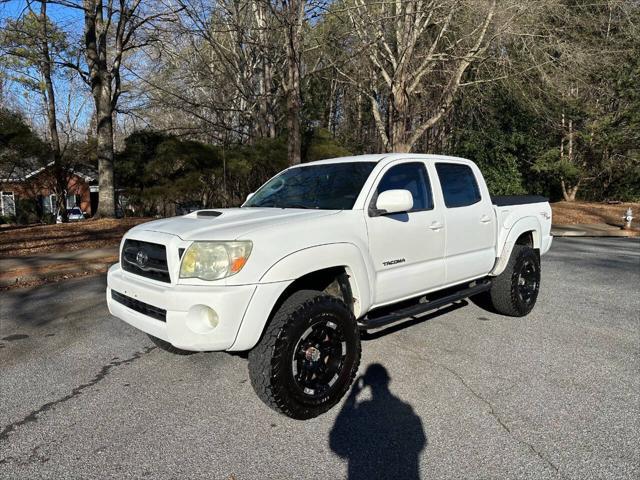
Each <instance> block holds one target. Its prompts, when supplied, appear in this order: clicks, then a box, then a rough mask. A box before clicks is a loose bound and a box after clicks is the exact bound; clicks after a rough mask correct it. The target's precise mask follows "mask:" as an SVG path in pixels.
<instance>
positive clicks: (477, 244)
mask: <svg viewBox="0 0 640 480" xmlns="http://www.w3.org/2000/svg"><path fill="white" fill-rule="evenodd" d="M435 170H436V172H437V175H438V180H439V184H440V188H441V190H442V196H443V198H444V204H445V208H444V221H445V228H446V232H447V235H446V237H447V238H446V248H445V264H446V271H447V274H446V282H447V284H449V285H451V284H455V283H460V282H463V281H465V280H470V279H473V278H478V277H482V276H484V275H486V274H487V273H488V272H489V271H490V270H491V269H492V268H493V264H494V262H495V256H496V255H495V244H496V238H495V237H496V218H495V214H494V211H493V206H492V203H491V198H490V196H489V191H488V190H487V188H486V185H485V184H484V181H478V179H479V178H480V179H481V178H482V177H481V176H480V175H481V174H480V170H478V168H477V167H475V165H472V164H466V163H456V162H454V161H446V162H436V163H435Z"/></svg>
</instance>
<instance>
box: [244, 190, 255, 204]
mask: <svg viewBox="0 0 640 480" xmlns="http://www.w3.org/2000/svg"><path fill="white" fill-rule="evenodd" d="M255 193H256V192H251V193H250V194H249V195H247V198H245V200H244V201H245V202H248V201H249V200H251V197H253V196H254V195H255Z"/></svg>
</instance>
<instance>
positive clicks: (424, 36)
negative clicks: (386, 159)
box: [342, 0, 496, 152]
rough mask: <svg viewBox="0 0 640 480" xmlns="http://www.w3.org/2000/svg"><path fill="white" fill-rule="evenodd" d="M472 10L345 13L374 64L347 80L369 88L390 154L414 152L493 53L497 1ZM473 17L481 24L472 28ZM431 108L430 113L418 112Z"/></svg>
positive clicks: (450, 0) (366, 4) (399, 5)
mask: <svg viewBox="0 0 640 480" xmlns="http://www.w3.org/2000/svg"><path fill="white" fill-rule="evenodd" d="M466 3H471V4H472V5H465V2H462V1H458V0H383V1H382V2H371V1H368V0H353V3H352V4H350V5H349V7H348V8H346V11H347V15H348V19H349V21H350V23H351V25H352V26H353V30H354V33H355V38H356V40H357V41H356V42H355V46H354V48H356V49H358V50H359V51H361V52H362V54H363V55H364V56H366V59H367V63H366V64H365V71H364V72H357V71H356V72H354V71H344V70H343V71H342V74H343V76H344V77H346V78H347V79H349V80H350V81H351V82H352V83H353V84H355V85H362V86H363V88H364V92H363V93H364V94H366V95H367V97H368V99H369V101H370V104H371V111H372V114H373V117H374V120H375V124H376V127H377V130H378V134H379V135H380V138H381V140H382V143H383V146H384V148H385V149H386V150H387V151H398V152H407V151H410V150H411V149H412V148H413V146H414V145H415V144H416V142H417V141H418V140H419V139H420V138H421V136H422V135H423V134H424V133H425V132H426V131H427V130H428V129H430V128H432V127H433V126H434V125H436V124H437V123H438V122H439V121H440V120H441V119H442V118H443V116H444V115H445V113H446V112H447V111H448V110H449V109H450V108H451V106H452V104H453V100H454V99H455V96H456V93H457V92H458V90H459V88H460V86H461V84H462V80H463V76H464V74H465V72H466V71H467V69H468V68H469V66H470V65H472V64H473V63H474V62H477V61H479V60H480V59H481V58H482V55H483V54H484V53H485V52H486V50H487V49H488V47H489V45H490V42H491V40H492V38H493V37H492V35H491V34H490V33H489V32H490V29H491V27H492V25H493V22H494V17H495V14H496V1H495V0H492V1H489V2H475V3H474V2H466ZM473 17H479V18H480V21H479V22H477V23H475V24H473V23H472V24H471V25H469V22H470V21H471V20H470V18H473ZM354 58H357V57H356V56H354ZM358 66H359V67H361V66H362V64H361V63H358ZM426 100H428V101H426ZM425 103H426V104H427V109H426V110H427V111H425V109H423V110H422V111H421V110H420V109H419V108H417V107H419V106H421V105H425Z"/></svg>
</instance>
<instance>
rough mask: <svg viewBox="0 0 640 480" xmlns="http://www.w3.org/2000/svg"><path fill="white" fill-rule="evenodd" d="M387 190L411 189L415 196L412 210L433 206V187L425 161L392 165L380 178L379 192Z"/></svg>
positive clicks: (429, 208)
mask: <svg viewBox="0 0 640 480" xmlns="http://www.w3.org/2000/svg"><path fill="white" fill-rule="evenodd" d="M387 190H409V191H410V192H411V195H412V196H413V209H412V210H411V211H412V212H416V211H420V210H431V209H432V208H433V199H432V197H431V187H430V185H429V178H428V176H427V169H426V168H425V166H424V164H423V163H419V162H415V163H403V164H401V165H396V166H395V167H391V168H390V169H389V170H387V172H386V173H385V174H384V177H382V180H380V183H379V184H378V189H377V194H378V195H379V194H381V193H382V192H386V191H387ZM376 197H377V195H376Z"/></svg>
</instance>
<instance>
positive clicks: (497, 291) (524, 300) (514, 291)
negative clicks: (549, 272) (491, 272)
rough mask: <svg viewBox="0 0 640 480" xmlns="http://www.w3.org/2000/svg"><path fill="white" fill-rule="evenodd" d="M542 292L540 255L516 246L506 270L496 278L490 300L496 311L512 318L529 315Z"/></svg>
mask: <svg viewBox="0 0 640 480" xmlns="http://www.w3.org/2000/svg"><path fill="white" fill-rule="evenodd" d="M539 291H540V255H539V254H538V252H537V251H536V250H534V249H533V248H531V247H527V246H525V245H516V246H514V247H513V251H512V252H511V257H510V258H509V262H508V263H507V266H506V268H505V269H504V271H503V272H502V273H501V274H500V275H498V276H497V277H496V278H494V279H493V283H492V285H491V290H490V291H489V295H488V297H489V299H490V303H491V306H492V307H493V309H495V311H496V312H498V313H501V314H503V315H509V316H511V317H523V316H525V315H527V314H528V313H529V312H530V311H531V310H532V309H533V307H534V305H535V304H536V300H537V298H538V292H539Z"/></svg>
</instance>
